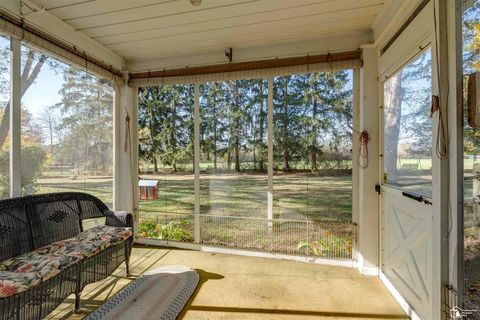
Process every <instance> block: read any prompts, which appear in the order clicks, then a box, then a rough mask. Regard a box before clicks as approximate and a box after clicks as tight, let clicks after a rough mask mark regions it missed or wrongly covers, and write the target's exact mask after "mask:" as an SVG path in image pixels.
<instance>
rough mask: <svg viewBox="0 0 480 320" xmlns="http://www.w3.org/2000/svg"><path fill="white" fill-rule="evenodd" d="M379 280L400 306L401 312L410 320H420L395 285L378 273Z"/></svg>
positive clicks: (381, 273)
mask: <svg viewBox="0 0 480 320" xmlns="http://www.w3.org/2000/svg"><path fill="white" fill-rule="evenodd" d="M380 280H381V281H382V283H383V285H384V286H385V288H387V290H388V291H389V292H390V294H391V295H392V296H393V298H394V299H395V301H397V303H398V304H399V305H400V308H402V310H403V311H405V313H406V314H407V315H408V316H409V317H410V319H412V320H422V318H420V316H419V315H418V314H417V313H416V312H415V310H414V309H413V307H412V305H411V304H410V303H409V302H408V301H407V300H406V299H405V298H404V297H403V295H402V293H401V292H400V291H398V290H397V288H396V287H395V285H394V284H393V283H392V282H391V281H390V279H389V278H388V277H387V276H386V275H385V274H384V273H383V272H380Z"/></svg>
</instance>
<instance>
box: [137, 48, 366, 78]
mask: <svg viewBox="0 0 480 320" xmlns="http://www.w3.org/2000/svg"><path fill="white" fill-rule="evenodd" d="M234 54H235V53H234ZM360 58H361V51H360V50H355V51H348V52H337V53H328V54H321V55H315V56H301V57H293V58H283V59H269V60H259V61H247V62H237V63H225V64H217V65H210V66H200V67H194V68H180V69H169V70H160V71H148V72H136V73H130V75H129V78H130V79H147V78H168V77H184V76H196V75H204V74H214V73H228V72H237V71H246V70H261V69H271V68H284V67H291V66H299V65H308V64H315V63H328V62H338V61H346V60H359V59H360Z"/></svg>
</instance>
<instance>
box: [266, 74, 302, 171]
mask: <svg viewBox="0 0 480 320" xmlns="http://www.w3.org/2000/svg"><path fill="white" fill-rule="evenodd" d="M304 77H305V75H293V76H284V77H277V78H275V79H274V82H273V84H274V103H273V105H274V116H273V121H274V134H273V136H274V140H275V141H274V142H275V143H274V147H275V150H276V152H275V154H278V153H282V162H283V171H284V172H289V171H291V166H290V158H291V157H292V155H297V154H299V152H298V151H300V150H301V148H300V146H299V143H300V138H301V136H302V132H303V130H302V123H301V119H302V116H303V113H304V112H305V109H304V108H303V105H304V104H303V102H304V101H305V98H304V92H305V90H304V89H305V88H304V85H305V83H306V81H305V79H304ZM294 153H295V154H294Z"/></svg>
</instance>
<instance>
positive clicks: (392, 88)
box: [384, 71, 403, 181]
mask: <svg viewBox="0 0 480 320" xmlns="http://www.w3.org/2000/svg"><path fill="white" fill-rule="evenodd" d="M402 100H403V88H402V71H400V72H399V73H398V74H397V75H396V76H394V77H392V78H390V79H389V80H388V81H387V82H386V84H385V108H384V114H385V132H384V135H385V138H384V139H385V140H384V141H385V151H384V152H385V154H384V157H385V173H386V175H387V179H388V180H389V181H396V180H397V178H398V169H397V160H398V142H399V136H400V122H401V119H402V109H401V105H402Z"/></svg>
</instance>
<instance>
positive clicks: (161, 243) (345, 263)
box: [135, 238, 356, 268]
mask: <svg viewBox="0 0 480 320" xmlns="http://www.w3.org/2000/svg"><path fill="white" fill-rule="evenodd" d="M135 243H137V244H143V245H149V246H158V247H167V248H176V249H186V250H197V251H201V252H214V253H224V254H234V255H238V256H245V257H257V258H269V259H277V260H289V261H297V262H306V263H314V264H321V265H330V266H337V267H347V268H354V267H355V266H356V263H355V261H353V260H350V259H346V260H335V259H325V258H308V257H301V256H292V255H286V254H279V253H268V252H258V251H249V250H240V249H230V248H220V247H214V246H208V245H202V244H196V243H188V242H177V241H168V240H159V239H148V238H136V239H135Z"/></svg>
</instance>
